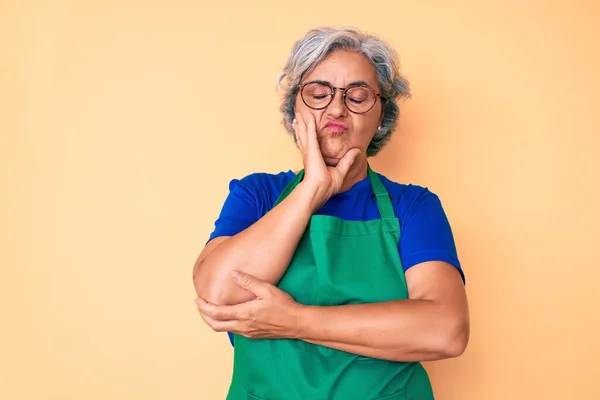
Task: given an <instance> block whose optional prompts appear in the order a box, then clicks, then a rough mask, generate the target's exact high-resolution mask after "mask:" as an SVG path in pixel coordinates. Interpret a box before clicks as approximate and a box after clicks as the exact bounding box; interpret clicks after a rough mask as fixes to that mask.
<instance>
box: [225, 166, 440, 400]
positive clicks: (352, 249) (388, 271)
mask: <svg viewBox="0 0 600 400" xmlns="http://www.w3.org/2000/svg"><path fill="white" fill-rule="evenodd" d="M303 176H304V171H300V173H299V174H298V175H297V176H296V177H295V178H294V179H293V180H292V181H291V182H290V183H289V184H288V185H287V186H286V187H285V189H284V190H283V192H282V193H281V194H280V195H279V198H278V199H277V202H276V203H275V205H277V204H279V203H280V202H281V201H282V200H283V199H285V198H286V197H287V196H288V195H289V194H290V193H291V192H292V190H293V189H294V188H295V187H296V185H298V183H300V182H301V181H302V178H303ZM368 176H369V180H370V182H371V187H372V188H373V192H374V193H375V199H376V201H377V207H378V209H379V213H380V215H381V219H376V220H372V221H346V220H342V219H340V218H337V217H332V216H327V215H313V216H312V217H311V219H310V222H309V225H308V227H307V229H306V231H305V232H304V234H303V236H302V238H301V240H300V242H299V244H298V247H297V249H296V252H295V253H294V256H293V258H292V260H291V262H290V264H289V267H288V269H287V271H286V272H285V274H284V275H283V277H282V278H281V280H280V282H279V284H278V287H279V288H280V289H282V290H283V291H285V292H287V293H289V294H290V295H291V296H292V297H293V298H294V299H295V300H296V301H297V302H298V303H301V304H305V305H318V306H335V305H342V304H361V303H375V302H384V301H390V300H403V299H407V298H408V289H407V286H406V279H405V277H404V271H403V269H402V263H401V260H400V255H399V253H398V241H399V239H400V223H399V221H398V218H396V215H395V213H394V208H393V206H392V202H391V201H390V197H389V195H388V192H387V190H386V188H385V187H384V186H383V184H382V183H381V181H380V179H379V177H378V176H377V175H376V174H375V173H374V172H373V171H372V170H371V168H370V167H369V168H368ZM398 334H400V335H401V334H402V333H401V332H399V333H398ZM234 340H235V347H234V366H233V377H232V381H231V386H230V388H229V393H228V396H227V399H228V400H409V399H410V400H431V399H433V393H432V389H431V384H430V382H429V377H428V376H427V373H426V371H425V369H424V368H423V366H422V365H421V363H417V362H395V361H387V360H381V359H375V358H370V357H363V356H359V355H356V354H351V353H347V352H344V351H340V350H336V349H332V348H328V347H324V346H320V345H315V344H311V343H307V342H304V341H301V340H296V339H248V338H246V337H244V336H241V335H235V337H234Z"/></svg>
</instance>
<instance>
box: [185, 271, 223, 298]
mask: <svg viewBox="0 0 600 400" xmlns="http://www.w3.org/2000/svg"><path fill="white" fill-rule="evenodd" d="M202 264H203V262H202V261H200V262H197V263H196V264H195V265H194V271H193V273H192V281H193V282H194V288H195V289H196V294H197V295H198V297H201V298H203V299H204V300H206V301H207V302H209V303H211V304H216V305H221V304H222V301H223V298H224V297H225V295H224V293H223V290H219V288H221V287H222V285H218V284H217V283H218V282H216V279H214V277H212V276H210V275H211V274H210V273H209V272H210V271H209V270H208V269H206V268H201V267H202Z"/></svg>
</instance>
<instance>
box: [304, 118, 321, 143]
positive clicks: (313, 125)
mask: <svg viewBox="0 0 600 400" xmlns="http://www.w3.org/2000/svg"><path fill="white" fill-rule="evenodd" d="M307 120H308V122H307V124H306V136H307V137H306V144H307V146H308V147H310V149H311V150H313V151H319V152H320V151H321V149H320V147H319V139H318V137H317V121H316V120H315V116H314V115H312V114H309V115H308V117H307Z"/></svg>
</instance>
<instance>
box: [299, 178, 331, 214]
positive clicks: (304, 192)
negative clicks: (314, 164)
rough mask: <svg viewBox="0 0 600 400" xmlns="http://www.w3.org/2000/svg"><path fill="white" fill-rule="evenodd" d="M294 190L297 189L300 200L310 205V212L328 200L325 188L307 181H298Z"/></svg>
mask: <svg viewBox="0 0 600 400" xmlns="http://www.w3.org/2000/svg"><path fill="white" fill-rule="evenodd" d="M295 190H296V191H298V193H299V196H300V197H301V198H302V201H303V202H304V203H305V204H306V205H308V207H310V210H311V212H315V211H317V210H318V209H320V208H321V207H322V206H323V204H325V203H326V202H327V200H329V197H328V196H327V194H326V191H325V190H323V189H321V188H320V187H318V186H317V185H314V184H311V183H308V182H300V183H299V184H298V186H296V189H295Z"/></svg>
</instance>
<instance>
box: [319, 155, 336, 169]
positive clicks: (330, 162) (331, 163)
mask: <svg viewBox="0 0 600 400" xmlns="http://www.w3.org/2000/svg"><path fill="white" fill-rule="evenodd" d="M323 160H324V161H325V165H327V166H328V167H337V165H338V163H339V162H340V159H339V158H331V157H325V156H323Z"/></svg>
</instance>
